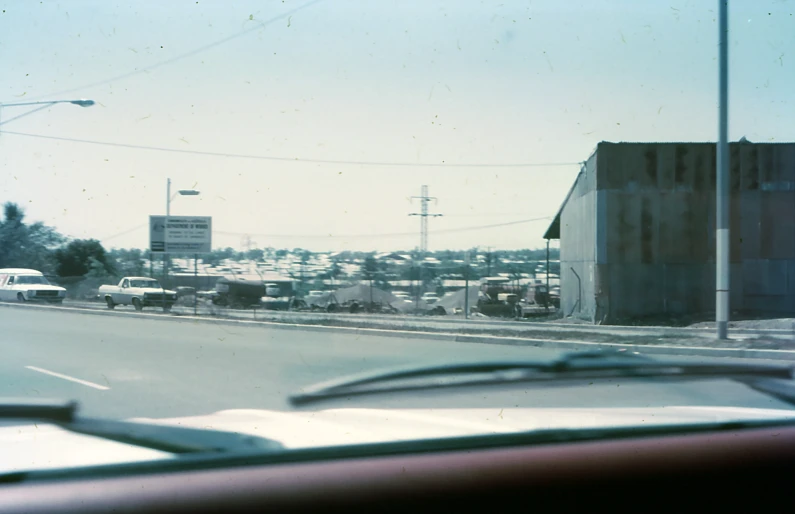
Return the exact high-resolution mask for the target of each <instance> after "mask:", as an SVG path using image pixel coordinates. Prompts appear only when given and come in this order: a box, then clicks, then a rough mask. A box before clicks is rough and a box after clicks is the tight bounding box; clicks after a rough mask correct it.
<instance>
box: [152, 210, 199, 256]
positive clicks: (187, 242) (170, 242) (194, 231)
mask: <svg viewBox="0 0 795 514" xmlns="http://www.w3.org/2000/svg"><path fill="white" fill-rule="evenodd" d="M149 249H150V250H151V251H152V252H153V253H209V252H210V250H211V249H212V218H211V217H210V216H168V217H166V216H149Z"/></svg>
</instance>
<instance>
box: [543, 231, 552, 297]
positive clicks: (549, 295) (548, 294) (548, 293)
mask: <svg viewBox="0 0 795 514" xmlns="http://www.w3.org/2000/svg"><path fill="white" fill-rule="evenodd" d="M546 275H547V297H546V298H547V299H546V301H545V302H544V309H545V310H546V311H547V312H549V302H550V300H552V294H551V293H550V292H549V239H547V273H546Z"/></svg>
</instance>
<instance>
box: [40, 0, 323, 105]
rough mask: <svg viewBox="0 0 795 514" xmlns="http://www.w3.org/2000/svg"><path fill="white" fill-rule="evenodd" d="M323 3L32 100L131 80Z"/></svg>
mask: <svg viewBox="0 0 795 514" xmlns="http://www.w3.org/2000/svg"><path fill="white" fill-rule="evenodd" d="M321 1H322V0H311V1H310V2H307V3H305V4H302V5H299V6H298V7H296V8H295V9H290V10H289V11H285V12H283V13H281V14H277V15H276V16H273V17H271V18H268V19H267V20H265V21H262V22H259V23H258V24H257V25H256V26H254V27H251V28H249V29H245V30H241V31H240V32H236V33H234V34H232V35H231V36H227V37H225V38H223V39H219V40H217V41H213V42H212V43H208V44H206V45H204V46H200V47H199V48H196V49H194V50H191V51H189V52H185V53H183V54H180V55H177V56H175V57H171V58H170V59H165V60H162V61H158V62H156V63H153V64H150V65H149V66H145V67H143V68H137V69H135V70H133V71H129V72H127V73H122V74H121V75H115V76H113V77H110V78H107V79H104V80H99V81H97V82H90V83H88V84H83V85H82V86H77V87H73V88H70V89H63V90H61V91H56V92H54V93H50V94H48V95H43V96H38V97H34V98H32V100H38V99H40V98H55V97H58V96H62V95H66V94H69V93H74V92H76V91H82V90H84V89H91V88H94V87H99V86H104V85H105V84H110V83H111V82H116V81H119V80H123V79H126V78H129V77H133V76H135V75H139V74H141V73H146V72H148V71H152V70H154V69H156V68H160V67H162V66H165V65H167V64H171V63H174V62H177V61H181V60H182V59H186V58H188V57H192V56H194V55H196V54H199V53H201V52H204V51H207V50H209V49H211V48H214V47H216V46H219V45H222V44H224V43H228V42H229V41H232V40H233V39H237V38H239V37H242V36H245V35H246V34H249V33H251V32H254V31H256V30H259V29H262V28H265V27H267V26H268V25H272V24H273V23H275V22H277V21H279V20H283V19H285V18H288V17H290V16H292V15H293V14H295V13H297V12H299V11H303V10H304V9H306V8H307V7H310V6H312V5H314V4H317V3H320V2H321Z"/></svg>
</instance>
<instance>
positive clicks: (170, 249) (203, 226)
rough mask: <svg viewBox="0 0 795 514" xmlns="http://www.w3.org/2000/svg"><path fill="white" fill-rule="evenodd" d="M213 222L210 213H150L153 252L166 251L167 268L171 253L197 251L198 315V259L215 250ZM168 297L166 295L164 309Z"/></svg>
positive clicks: (194, 258)
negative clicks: (190, 214)
mask: <svg viewBox="0 0 795 514" xmlns="http://www.w3.org/2000/svg"><path fill="white" fill-rule="evenodd" d="M212 221H213V220H212V217H210V216H149V251H150V252H151V253H161V254H163V266H164V267H165V260H166V256H167V255H168V254H169V253H181V254H191V253H192V254H193V277H194V282H195V286H196V288H195V289H196V291H195V292H194V295H193V315H194V316H195V315H196V312H197V310H198V295H197V294H196V293H198V277H199V264H198V258H199V254H200V253H210V251H211V250H212V233H213V230H212V229H213V223H212ZM150 263H151V259H150ZM165 298H166V297H165V294H163V307H164V308H165Z"/></svg>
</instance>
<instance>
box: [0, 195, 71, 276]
mask: <svg viewBox="0 0 795 514" xmlns="http://www.w3.org/2000/svg"><path fill="white" fill-rule="evenodd" d="M24 220H25V212H24V210H23V209H22V208H21V207H20V206H19V205H17V204H15V203H12V202H6V203H5V204H4V205H3V218H2V220H0V268H12V267H13V268H34V269H37V270H39V271H42V272H44V273H49V272H51V271H52V270H53V268H54V261H53V249H54V248H55V247H56V246H58V245H59V244H61V243H62V242H63V239H64V238H63V236H61V235H60V234H59V233H58V232H56V231H55V229H53V228H52V227H48V226H47V225H44V224H43V223H39V222H37V223H33V224H31V225H26V224H25V222H24Z"/></svg>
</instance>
